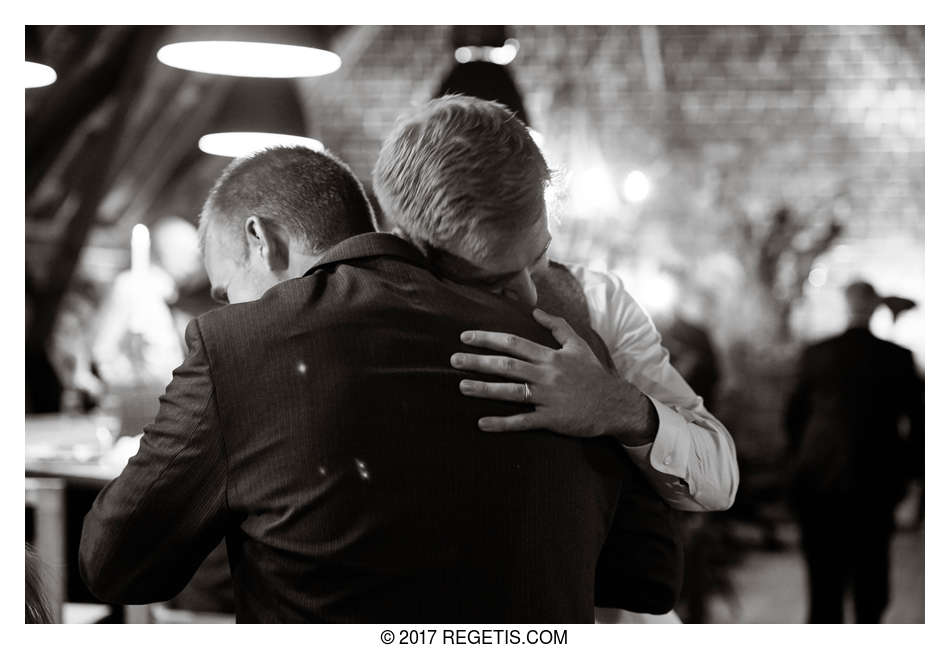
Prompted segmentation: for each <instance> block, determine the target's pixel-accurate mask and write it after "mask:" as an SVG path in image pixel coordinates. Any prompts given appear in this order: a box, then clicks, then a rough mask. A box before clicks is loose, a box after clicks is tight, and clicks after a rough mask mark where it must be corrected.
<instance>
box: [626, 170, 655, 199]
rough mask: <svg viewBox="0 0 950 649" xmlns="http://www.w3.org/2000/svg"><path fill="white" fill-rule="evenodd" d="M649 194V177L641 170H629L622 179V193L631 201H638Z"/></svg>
mask: <svg viewBox="0 0 950 649" xmlns="http://www.w3.org/2000/svg"><path fill="white" fill-rule="evenodd" d="M649 194H650V179H649V178H647V176H646V174H645V173H643V172H642V171H637V170H634V171H631V172H630V173H629V174H627V177H626V178H625V179H624V181H623V195H624V198H626V199H627V200H628V201H630V202H631V203H639V202H640V201H642V200H643V199H645V198H646V197H647V196H649Z"/></svg>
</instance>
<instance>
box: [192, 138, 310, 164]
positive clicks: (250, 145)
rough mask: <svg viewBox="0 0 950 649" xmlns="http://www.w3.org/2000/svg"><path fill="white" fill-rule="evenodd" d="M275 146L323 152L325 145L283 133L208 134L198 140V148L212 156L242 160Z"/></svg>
mask: <svg viewBox="0 0 950 649" xmlns="http://www.w3.org/2000/svg"><path fill="white" fill-rule="evenodd" d="M274 146H305V147H307V148H310V149H313V150H314V151H323V150H324V146H323V143H322V142H320V141H319V140H314V139H313V138H309V137H300V136H298V135H284V134H282V133H253V132H239V133H208V134H207V135H202V136H201V138H200V139H199V140H198V148H199V149H201V150H202V151H204V152H205V153H210V154H211V155H220V156H225V157H228V158H240V157H243V156H246V155H250V154H252V153H254V152H255V151H261V150H263V149H266V148H268V147H274Z"/></svg>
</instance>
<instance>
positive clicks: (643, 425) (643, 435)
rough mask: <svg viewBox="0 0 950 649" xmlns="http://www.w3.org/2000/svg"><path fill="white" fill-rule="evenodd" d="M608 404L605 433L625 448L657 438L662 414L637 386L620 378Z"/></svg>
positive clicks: (608, 398) (650, 441) (607, 398)
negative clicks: (659, 413)
mask: <svg viewBox="0 0 950 649" xmlns="http://www.w3.org/2000/svg"><path fill="white" fill-rule="evenodd" d="M605 401H606V403H605V407H604V410H603V413H604V415H603V416H604V419H603V426H604V430H603V434H605V435H611V436H613V437H616V438H617V439H618V440H619V441H620V443H621V444H623V445H625V446H641V445H643V444H650V443H652V442H653V440H654V439H656V433H657V431H658V430H659V426H660V419H659V415H658V414H657V412H656V408H654V407H653V403H652V402H651V401H650V399H649V398H647V396H646V395H645V394H643V393H642V392H640V390H638V389H637V388H636V387H635V386H633V385H631V384H630V383H627V382H626V381H624V380H623V379H620V378H618V379H617V385H616V388H615V389H614V390H613V391H611V392H610V393H609V394H608V395H606V398H605Z"/></svg>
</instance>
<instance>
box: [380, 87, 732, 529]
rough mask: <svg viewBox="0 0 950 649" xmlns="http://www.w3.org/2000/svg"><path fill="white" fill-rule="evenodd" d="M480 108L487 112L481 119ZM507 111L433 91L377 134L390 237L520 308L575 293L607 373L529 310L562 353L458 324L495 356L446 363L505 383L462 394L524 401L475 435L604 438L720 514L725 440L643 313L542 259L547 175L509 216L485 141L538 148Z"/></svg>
mask: <svg viewBox="0 0 950 649" xmlns="http://www.w3.org/2000/svg"><path fill="white" fill-rule="evenodd" d="M485 111H488V112H489V113H490V112H492V111H495V112H497V114H498V116H499V119H498V120H497V121H492V120H487V121H486V120H484V119H480V116H479V115H480V114H481V116H482V117H483V114H484V112H485ZM509 120H515V122H517V120H516V118H515V117H514V116H513V115H512V114H511V113H510V112H509V111H508V110H507V109H506V108H504V107H503V106H501V105H500V104H496V103H493V102H487V101H484V100H480V99H475V98H471V97H461V96H455V97H443V98H439V99H435V100H432V101H431V102H429V103H428V104H426V105H425V106H424V107H422V108H421V109H419V110H418V111H416V112H415V113H413V114H412V115H408V116H407V117H406V118H404V120H403V121H402V122H401V123H400V124H399V125H397V127H396V128H395V129H394V131H393V133H392V134H390V136H389V138H388V139H387V141H386V143H384V145H383V148H382V151H381V153H380V157H379V160H378V161H377V164H376V168H375V169H374V172H373V185H374V189H375V191H376V193H377V196H378V197H379V199H380V203H381V205H382V206H383V209H384V210H385V211H386V213H387V215H388V217H389V218H390V219H392V220H393V222H394V223H395V224H396V226H397V232H398V233H400V234H401V235H402V236H404V237H406V238H408V239H410V240H412V241H413V243H415V244H416V246H417V247H419V248H420V249H422V250H424V251H427V253H428V256H429V258H430V260H431V261H432V262H433V264H434V265H435V266H436V267H438V268H440V269H441V270H442V272H443V274H444V275H446V276H447V277H450V278H451V277H460V278H464V279H465V281H466V283H472V281H473V280H474V281H478V282H479V283H481V284H483V285H484V286H485V287H486V288H489V289H492V290H497V291H501V292H504V293H506V294H509V295H510V296H512V297H513V298H516V299H519V300H521V301H523V302H526V303H527V304H530V305H536V304H538V285H539V284H541V283H546V284H548V285H550V286H552V287H554V288H555V289H557V290H558V291H560V292H561V293H570V292H571V291H573V292H574V293H576V295H577V297H578V299H577V300H576V301H577V302H583V304H582V305H578V307H579V308H580V309H581V310H583V311H586V313H585V314H584V315H585V316H586V318H587V323H588V324H589V325H590V326H591V328H592V329H593V330H594V331H595V332H596V333H597V334H598V335H599V336H600V338H601V339H602V340H603V342H604V344H605V345H606V348H607V351H608V352H609V354H610V356H611V358H612V360H613V364H614V365H615V367H616V373H613V372H610V371H609V370H608V369H605V368H604V367H603V366H602V365H601V364H600V363H599V362H598V361H597V359H596V357H595V356H594V354H593V353H592V351H591V349H590V347H589V345H588V344H587V343H586V342H585V341H584V340H583V339H582V338H581V337H580V336H578V335H577V334H576V333H575V332H574V330H573V328H572V327H571V326H570V325H569V324H568V322H567V320H565V319H563V318H560V317H552V316H551V315H549V314H547V313H545V312H543V311H540V310H537V311H536V312H535V314H536V318H537V319H538V321H539V322H541V323H542V324H544V325H545V326H547V327H548V328H549V329H551V331H552V333H553V334H554V337H555V339H557V340H558V342H559V343H560V344H561V348H560V349H549V348H546V347H543V346H541V345H538V344H536V343H534V342H531V341H527V340H524V339H521V338H518V337H516V336H511V335H508V334H505V333H503V332H480V331H473V332H465V333H464V334H463V341H464V342H466V343H468V344H469V345H471V346H475V347H484V348H487V349H491V350H493V351H494V352H497V354H496V355H478V354H456V355H455V356H453V358H452V364H453V365H454V366H455V367H457V368H459V369H466V370H471V371H476V372H480V373H483V374H489V375H494V376H499V377H503V378H505V379H509V380H510V382H485V381H472V380H466V381H462V383H461V384H460V389H461V390H462V392H463V393H465V394H468V395H470V396H473V397H482V398H490V399H501V400H506V401H522V402H528V403H532V404H534V405H535V411H534V412H532V413H528V414H523V415H516V416H513V417H506V418H491V417H488V418H484V419H483V420H481V421H480V422H479V425H480V426H481V427H482V428H483V429H484V430H486V431H516V430H527V429H535V428H547V429H550V430H553V431H555V432H557V433H561V434H565V435H574V436H581V437H592V436H597V435H613V436H614V437H616V438H617V439H618V440H619V441H620V442H621V443H622V444H623V446H624V448H625V449H626V452H627V453H628V455H629V456H630V458H631V459H632V460H633V462H634V463H635V465H636V466H638V467H640V468H641V469H642V470H643V473H644V475H645V476H646V477H647V479H648V480H649V481H650V483H651V484H652V485H653V487H654V488H655V489H656V491H657V493H658V494H659V495H660V496H661V497H662V498H663V499H664V500H665V501H666V502H667V503H668V504H669V505H670V506H671V507H673V508H674V509H679V510H685V511H717V510H723V509H728V508H729V507H730V506H731V505H732V503H733V501H734V499H735V495H736V489H737V488H738V483H739V479H738V467H737V463H736V451H735V444H734V443H733V440H732V437H731V436H730V434H729V431H728V430H726V428H725V426H723V425H722V423H721V422H719V421H718V420H717V419H716V418H715V417H714V416H713V415H712V414H711V413H710V412H709V411H708V410H707V409H706V408H705V406H704V405H703V400H702V398H701V397H699V396H698V395H697V394H696V393H695V392H694V391H693V390H692V389H691V388H690V386H689V384H687V383H686V381H685V380H684V379H683V378H682V376H680V374H679V373H678V372H677V371H676V370H675V369H674V368H673V366H672V365H671V364H670V361H669V353H668V352H667V351H666V349H664V348H663V346H662V344H661V339H660V335H659V333H658V332H657V329H656V327H655V326H654V324H653V321H652V320H651V319H650V317H649V315H647V313H646V312H645V311H644V310H643V308H642V307H641V306H640V305H639V304H638V303H637V301H636V300H635V299H634V298H633V297H632V296H631V295H630V294H629V293H627V292H626V291H625V290H624V287H623V285H622V283H621V281H620V280H619V278H617V277H616V276H615V275H613V274H610V273H601V272H597V271H592V270H589V269H586V268H583V267H581V266H562V265H560V264H554V263H553V262H550V263H549V261H548V259H547V249H548V246H549V245H550V240H551V235H550V233H549V232H548V227H547V215H546V213H545V211H544V202H543V195H544V188H545V186H546V185H547V183H548V178H549V177H548V175H547V173H541V174H537V177H536V178H533V179H532V182H533V183H534V184H536V187H535V186H533V185H532V187H531V188H530V191H533V192H534V193H535V194H536V196H537V201H536V202H537V205H538V208H537V212H538V213H537V214H524V213H518V214H512V213H511V210H510V208H509V204H510V203H511V197H512V196H514V195H516V194H517V195H520V194H521V193H522V192H523V191H524V186H523V183H524V179H523V178H518V179H516V182H517V183H519V185H518V186H514V185H513V184H512V183H513V182H515V180H514V179H510V178H506V177H504V176H503V174H501V173H499V171H498V169H500V168H501V167H502V164H501V161H500V160H495V161H493V160H492V156H493V155H494V156H495V157H498V154H497V152H496V147H495V145H494V144H493V142H497V141H498V138H505V148H506V150H508V151H510V150H514V151H516V152H517V151H519V150H520V151H523V152H524V155H525V156H526V161H527V159H528V157H530V156H535V155H540V152H538V151H537V149H536V145H535V144H534V141H533V140H532V139H531V137H530V135H528V132H527V130H526V129H525V128H524V127H523V125H520V122H517V124H518V125H520V128H516V127H513V126H512V122H510V121H509ZM486 124H487V125H486ZM506 155H510V154H506ZM516 155H517V154H516ZM526 166H528V165H527V164H526ZM545 172H546V170H545ZM420 178H421V179H424V180H423V181H421V182H420V181H419V180H418V179H420ZM552 277H553V279H552Z"/></svg>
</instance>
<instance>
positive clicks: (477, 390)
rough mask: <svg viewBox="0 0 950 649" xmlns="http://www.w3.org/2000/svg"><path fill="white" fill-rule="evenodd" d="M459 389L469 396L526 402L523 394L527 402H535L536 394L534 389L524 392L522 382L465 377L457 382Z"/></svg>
mask: <svg viewBox="0 0 950 649" xmlns="http://www.w3.org/2000/svg"><path fill="white" fill-rule="evenodd" d="M459 390H460V391H461V392H462V394H464V395H466V396H469V397H478V398H480V399H497V400H499V401H516V402H518V403H526V401H525V395H527V396H528V397H529V400H528V401H527V403H537V401H536V396H537V395H536V394H535V393H534V391H527V392H526V391H525V384H524V383H488V382H486V381H472V380H469V379H465V380H463V381H461V382H460V383H459Z"/></svg>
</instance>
